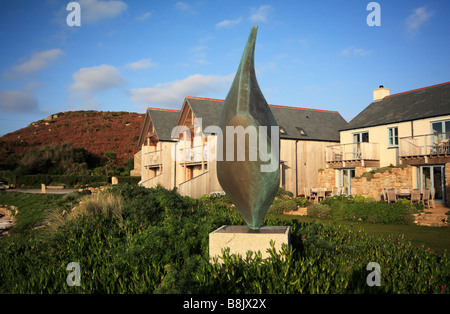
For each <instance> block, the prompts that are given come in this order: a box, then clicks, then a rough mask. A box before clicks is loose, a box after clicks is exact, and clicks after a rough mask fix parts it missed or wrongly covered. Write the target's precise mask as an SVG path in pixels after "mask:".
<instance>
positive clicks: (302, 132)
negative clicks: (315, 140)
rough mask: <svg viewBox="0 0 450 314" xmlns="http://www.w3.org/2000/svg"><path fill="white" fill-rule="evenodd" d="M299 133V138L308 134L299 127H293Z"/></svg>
mask: <svg viewBox="0 0 450 314" xmlns="http://www.w3.org/2000/svg"><path fill="white" fill-rule="evenodd" d="M295 128H296V129H297V130H298V131H299V132H300V135H301V136H308V134H306V132H305V130H303V129H302V128H300V127H298V126H297V127H295Z"/></svg>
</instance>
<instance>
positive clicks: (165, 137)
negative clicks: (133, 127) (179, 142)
mask: <svg viewBox="0 0 450 314" xmlns="http://www.w3.org/2000/svg"><path fill="white" fill-rule="evenodd" d="M179 114H180V110H173V109H160V108H147V113H146V115H145V119H144V123H143V124H142V129H141V135H140V137H139V141H138V146H140V145H142V143H141V141H142V140H143V132H144V129H145V127H146V126H148V125H149V123H148V121H149V119H150V121H151V122H152V123H153V127H154V128H155V133H156V136H157V137H158V140H159V141H172V137H171V134H172V128H173V127H174V126H176V124H177V121H178V116H179Z"/></svg>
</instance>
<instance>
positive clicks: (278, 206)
mask: <svg viewBox="0 0 450 314" xmlns="http://www.w3.org/2000/svg"><path fill="white" fill-rule="evenodd" d="M295 210H297V202H296V201H294V200H291V199H280V200H276V201H274V202H273V204H272V206H270V209H269V213H272V214H283V213H284V212H290V211H295Z"/></svg>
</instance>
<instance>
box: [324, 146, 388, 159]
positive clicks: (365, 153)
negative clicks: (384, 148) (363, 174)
mask: <svg viewBox="0 0 450 314" xmlns="http://www.w3.org/2000/svg"><path fill="white" fill-rule="evenodd" d="M360 160H380V157H379V149H378V143H367V142H362V143H350V144H339V145H333V146H328V147H327V149H326V161H327V162H341V161H342V162H343V161H360Z"/></svg>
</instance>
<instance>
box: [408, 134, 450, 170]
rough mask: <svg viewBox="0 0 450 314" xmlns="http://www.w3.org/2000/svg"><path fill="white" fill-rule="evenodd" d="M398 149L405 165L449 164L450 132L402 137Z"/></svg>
mask: <svg viewBox="0 0 450 314" xmlns="http://www.w3.org/2000/svg"><path fill="white" fill-rule="evenodd" d="M399 147H400V149H399V157H400V160H401V162H402V164H405V165H419V164H429V163H446V162H450V132H447V133H435V134H426V135H417V136H408V137H402V138H400V139H399Z"/></svg>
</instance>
